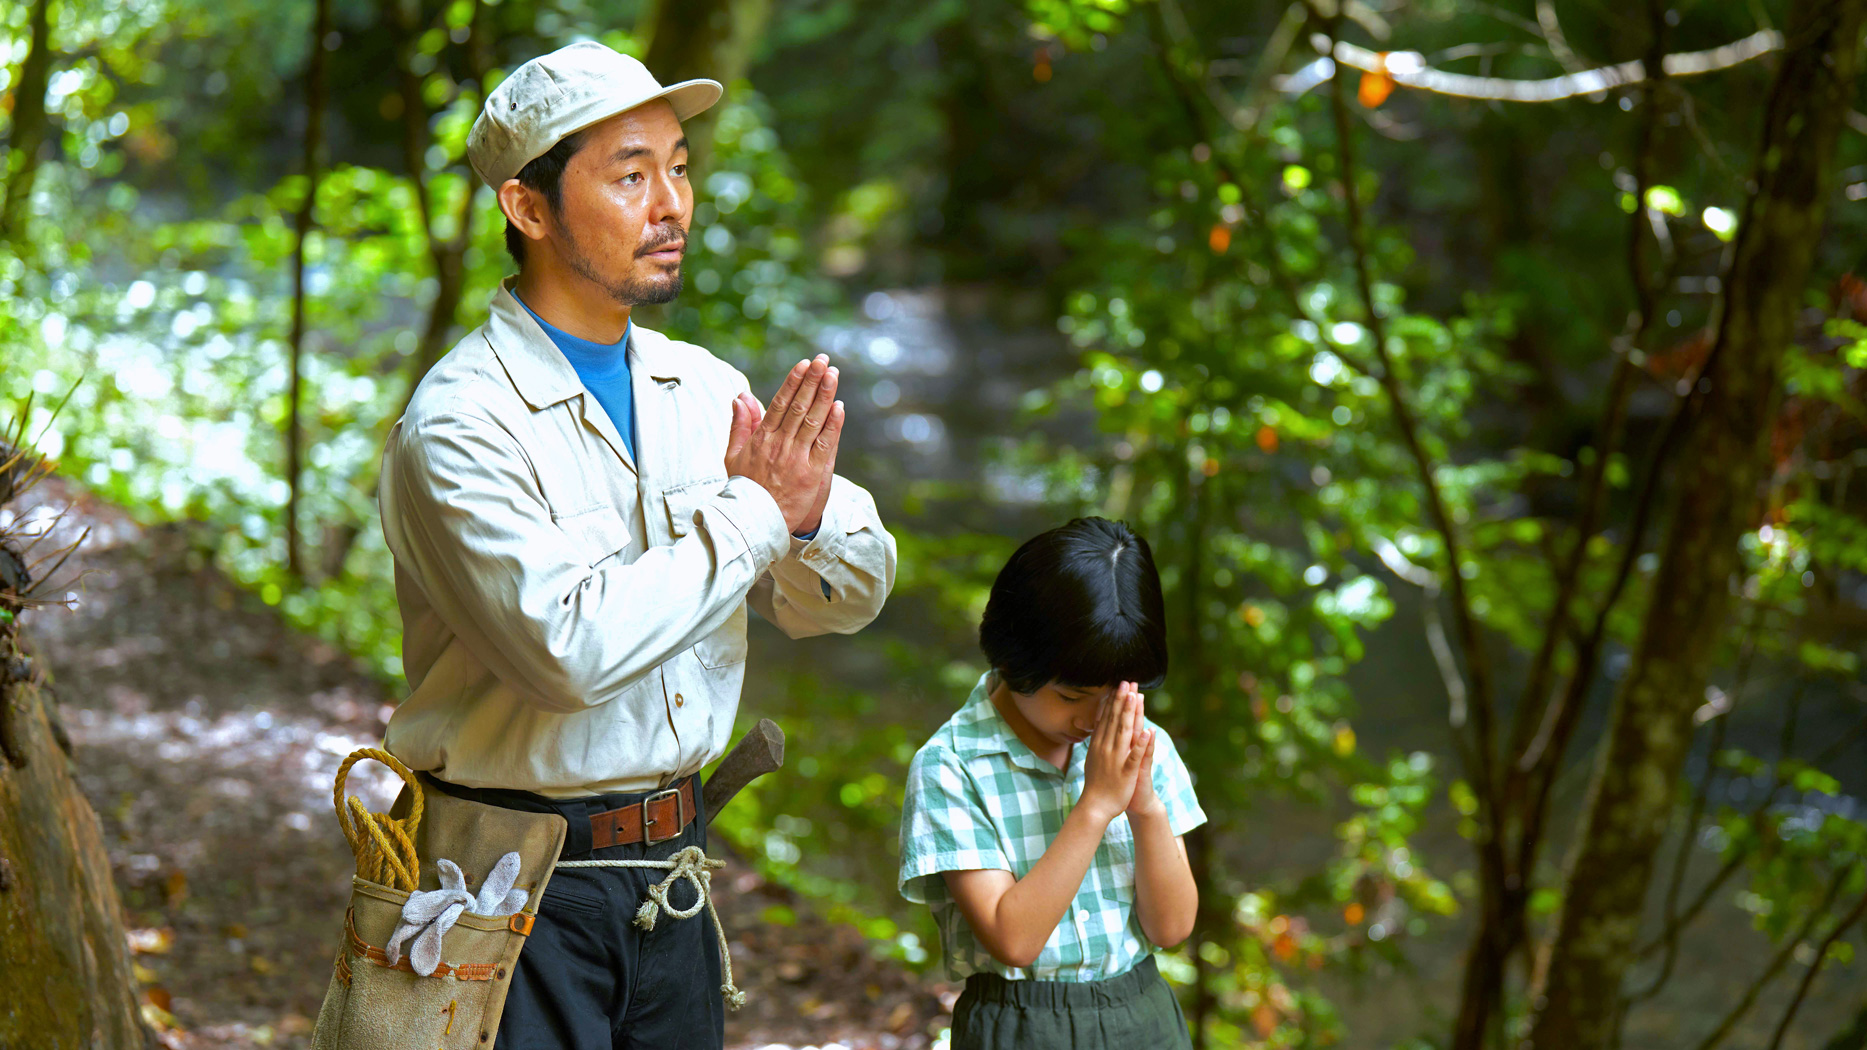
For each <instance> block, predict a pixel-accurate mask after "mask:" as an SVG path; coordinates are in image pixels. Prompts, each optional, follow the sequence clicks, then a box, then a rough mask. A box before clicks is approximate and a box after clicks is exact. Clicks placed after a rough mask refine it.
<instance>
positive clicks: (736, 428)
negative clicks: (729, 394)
mask: <svg viewBox="0 0 1867 1050" xmlns="http://www.w3.org/2000/svg"><path fill="white" fill-rule="evenodd" d="M750 400H751V398H750V397H749V396H747V395H745V394H740V395H739V396H738V397H735V398H733V425H732V430H731V431H730V432H729V433H728V434H727V436H726V460H727V462H728V463H730V462H732V460H733V458H734V457H736V456H738V455H739V453H740V451H741V450H743V449H744V448H745V446H746V442H747V441H748V440H750V439H751V437H752V427H753V426H754V425H756V424H757V422H758V421H757V420H756V419H755V418H754V417H753V415H752V410H751V409H750V408H749V407H748V406H747V404H746V402H748V401H750Z"/></svg>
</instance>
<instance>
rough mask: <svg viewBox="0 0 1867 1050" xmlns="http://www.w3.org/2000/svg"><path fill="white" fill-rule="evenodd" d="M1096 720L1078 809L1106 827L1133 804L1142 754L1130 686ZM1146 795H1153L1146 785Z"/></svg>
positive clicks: (1137, 701) (1135, 702) (1138, 718)
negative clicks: (1138, 743)
mask: <svg viewBox="0 0 1867 1050" xmlns="http://www.w3.org/2000/svg"><path fill="white" fill-rule="evenodd" d="M1123 687H1124V688H1122V689H1119V690H1117V691H1116V694H1115V696H1114V697H1112V698H1111V699H1110V700H1109V701H1108V702H1107V703H1105V704H1103V705H1102V710H1101V712H1100V713H1099V714H1098V715H1097V716H1096V728H1095V731H1094V732H1093V733H1091V734H1090V736H1089V753H1088V755H1087V757H1086V758H1085V759H1084V763H1083V766H1084V768H1083V794H1082V798H1081V799H1080V800H1078V801H1077V803H1076V804H1077V805H1078V806H1082V807H1086V808H1087V809H1088V811H1089V812H1090V813H1091V814H1093V815H1094V816H1095V817H1096V819H1098V820H1100V821H1102V822H1103V823H1105V824H1106V823H1107V822H1109V821H1111V820H1114V819H1115V818H1116V817H1117V816H1119V815H1120V814H1122V813H1123V812H1125V811H1126V810H1127V809H1128V807H1129V804H1130V803H1131V802H1132V801H1133V800H1134V795H1135V779H1136V774H1138V773H1139V772H1140V769H1141V762H1142V758H1143V756H1144V751H1143V750H1142V749H1141V748H1137V747H1136V746H1135V731H1136V730H1137V729H1138V728H1140V721H1141V701H1140V697H1139V695H1138V694H1136V693H1135V692H1134V690H1133V688H1132V683H1126V682H1125V683H1123ZM1148 794H1149V795H1152V794H1153V790H1152V785H1151V784H1150V787H1149V791H1148Z"/></svg>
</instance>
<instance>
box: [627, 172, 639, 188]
mask: <svg viewBox="0 0 1867 1050" xmlns="http://www.w3.org/2000/svg"><path fill="white" fill-rule="evenodd" d="M622 181H623V182H624V183H625V184H626V185H630V186H633V185H635V184H636V183H638V182H640V181H642V173H641V172H639V171H632V172H630V173H629V174H627V175H624V176H623V177H622Z"/></svg>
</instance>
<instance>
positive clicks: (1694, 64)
mask: <svg viewBox="0 0 1867 1050" xmlns="http://www.w3.org/2000/svg"><path fill="white" fill-rule="evenodd" d="M1782 47H1783V34H1781V33H1779V32H1777V31H1775V30H1773V29H1764V30H1759V31H1758V32H1755V33H1752V34H1751V35H1749V36H1747V37H1744V38H1743V39H1741V40H1735V41H1732V42H1731V43H1729V44H1726V45H1724V46H1723V47H1718V48H1713V49H1712V50H1710V51H1686V52H1681V53H1678V54H1672V55H1667V56H1665V58H1664V60H1663V61H1662V63H1661V69H1662V71H1663V72H1664V74H1665V75H1666V76H1669V77H1690V76H1698V75H1700V74H1704V73H1714V72H1717V71H1719V70H1722V69H1730V68H1731V67H1733V66H1738V65H1742V64H1744V63H1745V62H1749V61H1751V60H1753V59H1756V58H1760V57H1762V56H1764V55H1767V54H1770V53H1771V52H1773V51H1780V50H1782ZM1317 50H1318V51H1322V52H1324V55H1325V57H1323V58H1319V59H1317V60H1316V61H1314V62H1312V63H1310V64H1309V65H1307V66H1305V67H1303V68H1302V69H1299V70H1298V71H1296V72H1295V73H1292V74H1290V75H1289V76H1287V77H1284V78H1282V82H1281V83H1280V84H1278V85H1277V86H1278V87H1279V88H1280V89H1281V90H1282V91H1283V92H1284V93H1285V94H1291V95H1300V94H1302V93H1303V92H1305V91H1308V90H1309V89H1311V88H1313V87H1316V86H1317V85H1319V84H1321V83H1322V82H1323V81H1325V80H1330V79H1333V78H1334V76H1335V70H1336V67H1337V66H1338V65H1342V66H1347V67H1349V68H1350V69H1359V70H1362V71H1364V72H1368V73H1379V74H1383V75H1386V76H1389V77H1392V78H1393V80H1394V83H1396V84H1399V85H1400V86H1402V87H1410V88H1415V89H1417V90H1420V91H1426V92H1430V93H1432V94H1435V95H1450V96H1453V97H1455V98H1472V99H1483V100H1486V101H1492V102H1556V101H1559V100H1561V99H1565V98H1574V97H1576V96H1578V95H1597V94H1600V93H1601V92H1604V91H1610V90H1612V89H1614V88H1619V87H1628V86H1630V85H1633V84H1638V83H1640V82H1641V81H1642V80H1644V79H1646V76H1647V74H1646V71H1645V68H1644V59H1636V60H1634V61H1632V62H1622V63H1619V64H1617V65H1612V66H1602V67H1600V68H1598V69H1589V70H1583V71H1581V72H1579V73H1568V74H1565V75H1563V76H1559V77H1549V78H1546V79H1542V80H1510V79H1506V78H1503V77H1478V76H1472V75H1470V74H1467V73H1448V72H1446V71H1444V70H1441V69H1434V68H1432V67H1431V66H1429V65H1427V64H1426V58H1425V56H1424V55H1421V54H1420V53H1419V52H1418V51H1391V52H1387V53H1385V54H1383V53H1381V52H1378V51H1370V50H1368V49H1367V48H1365V47H1357V46H1356V45H1354V44H1350V43H1347V42H1346V41H1342V40H1337V41H1335V46H1334V47H1333V48H1332V49H1331V48H1326V47H1319V48H1317Z"/></svg>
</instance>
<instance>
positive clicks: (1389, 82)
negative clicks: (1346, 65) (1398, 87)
mask: <svg viewBox="0 0 1867 1050" xmlns="http://www.w3.org/2000/svg"><path fill="white" fill-rule="evenodd" d="M1376 61H1378V62H1380V64H1381V68H1380V69H1378V70H1370V71H1369V72H1366V73H1363V74H1362V75H1361V88H1360V89H1359V90H1358V91H1356V92H1355V97H1356V98H1358V99H1360V100H1361V104H1362V105H1364V106H1366V107H1368V108H1369V109H1374V108H1376V107H1378V106H1379V105H1380V104H1381V103H1383V102H1386V101H1387V96H1389V95H1391V94H1393V93H1394V78H1393V77H1392V76H1390V75H1389V74H1388V72H1387V52H1385V51H1383V52H1381V53H1380V54H1379V55H1378V56H1376Z"/></svg>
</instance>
